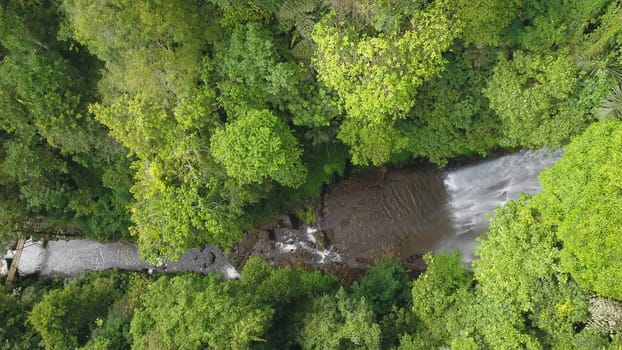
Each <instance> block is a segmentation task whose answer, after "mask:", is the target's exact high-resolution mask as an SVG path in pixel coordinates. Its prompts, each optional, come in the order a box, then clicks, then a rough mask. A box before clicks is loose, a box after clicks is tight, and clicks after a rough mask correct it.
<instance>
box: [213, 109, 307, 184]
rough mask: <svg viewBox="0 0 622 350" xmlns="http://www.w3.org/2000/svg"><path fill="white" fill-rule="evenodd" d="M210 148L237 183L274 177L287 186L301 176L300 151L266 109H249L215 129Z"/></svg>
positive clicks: (299, 181) (298, 181)
mask: <svg viewBox="0 0 622 350" xmlns="http://www.w3.org/2000/svg"><path fill="white" fill-rule="evenodd" d="M211 151H212V154H213V156H214V158H215V159H217V160H218V161H219V162H221V163H222V164H223V165H224V167H225V169H227V174H228V175H229V176H231V177H233V178H235V179H237V180H238V181H239V183H240V184H250V183H253V182H254V183H261V182H263V181H264V180H265V179H268V178H270V179H274V180H275V181H277V182H279V183H280V184H282V185H284V186H288V187H297V186H299V185H300V184H302V183H303V182H304V180H305V177H306V173H307V170H306V168H305V167H304V165H303V164H302V162H301V161H300V156H301V154H302V151H301V150H300V148H299V147H298V145H297V141H296V138H295V137H294V136H293V135H292V133H291V131H290V130H289V128H288V127H287V125H286V124H285V123H283V122H282V121H281V120H279V119H278V118H277V117H276V116H275V115H274V114H272V113H271V112H270V111H268V110H262V111H256V110H253V111H249V112H248V113H247V114H246V115H244V116H241V117H240V118H238V119H236V120H235V121H233V122H231V123H229V124H228V125H227V126H226V127H225V128H224V129H220V130H216V131H215V132H214V135H213V136H212V139H211Z"/></svg>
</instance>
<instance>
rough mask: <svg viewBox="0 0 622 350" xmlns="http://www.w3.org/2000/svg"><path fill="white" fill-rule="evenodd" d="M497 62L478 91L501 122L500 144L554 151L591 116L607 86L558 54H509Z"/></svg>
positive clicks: (584, 124) (581, 127)
mask: <svg viewBox="0 0 622 350" xmlns="http://www.w3.org/2000/svg"><path fill="white" fill-rule="evenodd" d="M513 56H514V57H513V59H512V60H511V61H509V60H507V59H505V58H503V57H502V58H501V60H500V61H499V63H498V64H497V66H496V67H495V69H494V74H493V76H492V79H491V80H490V82H489V84H488V87H487V88H486V90H485V91H484V93H485V95H486V96H487V97H488V98H489V99H490V107H491V108H492V109H493V110H494V111H495V112H497V114H498V115H499V118H500V119H501V131H502V133H503V138H502V139H501V140H500V144H501V145H504V146H510V147H516V146H519V145H521V146H527V147H542V146H545V145H546V146H549V147H553V148H557V147H559V146H560V145H562V144H563V143H564V142H567V141H568V140H569V139H570V137H571V136H574V135H576V134H578V133H580V132H581V131H582V130H583V129H584V128H585V127H586V126H587V125H588V123H589V122H592V121H593V120H594V119H595V118H594V115H593V114H592V111H591V109H592V108H593V107H594V106H596V105H597V103H598V101H599V100H600V99H601V98H602V94H603V92H604V90H603V89H604V88H606V85H607V84H603V83H601V82H597V81H595V80H593V79H590V78H588V77H587V76H586V75H584V74H582V73H581V72H580V71H579V70H578V68H577V67H576V65H575V63H574V61H573V60H572V59H571V58H570V57H569V56H568V55H564V54H563V53H558V54H547V55H545V56H541V55H534V54H529V53H526V52H522V51H515V52H514V53H513Z"/></svg>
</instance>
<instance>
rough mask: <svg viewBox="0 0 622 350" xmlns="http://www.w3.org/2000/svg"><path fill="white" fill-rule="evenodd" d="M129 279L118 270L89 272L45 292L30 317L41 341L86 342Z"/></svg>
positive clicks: (50, 344) (57, 344)
mask: <svg viewBox="0 0 622 350" xmlns="http://www.w3.org/2000/svg"><path fill="white" fill-rule="evenodd" d="M127 282H128V278H127V275H123V274H119V273H117V272H115V271H109V272H106V273H94V274H87V275H84V276H82V277H81V278H78V279H75V280H69V281H68V282H67V284H66V285H65V286H64V287H63V288H60V289H55V290H53V291H51V292H50V293H48V294H47V295H45V297H43V299H42V300H41V301H40V302H39V303H38V304H37V305H35V306H34V307H33V309H32V311H31V314H30V316H29V317H28V322H29V323H31V324H32V326H33V328H34V329H35V330H36V331H37V332H38V333H39V334H40V335H41V338H42V340H41V342H40V345H41V346H43V347H45V348H46V349H67V348H75V347H77V346H79V345H84V344H85V343H86V342H87V341H88V338H89V336H90V334H91V331H92V330H93V329H94V328H95V325H96V323H95V321H96V320H97V319H98V318H103V317H104V316H105V315H106V314H107V312H108V310H109V308H110V306H111V304H112V303H113V302H114V301H115V300H116V299H118V298H119V297H121V295H123V291H124V289H125V288H127Z"/></svg>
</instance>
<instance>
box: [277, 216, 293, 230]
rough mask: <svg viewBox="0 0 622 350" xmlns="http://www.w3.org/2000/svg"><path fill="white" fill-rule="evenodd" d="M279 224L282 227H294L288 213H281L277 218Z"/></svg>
mask: <svg viewBox="0 0 622 350" xmlns="http://www.w3.org/2000/svg"><path fill="white" fill-rule="evenodd" d="M279 224H280V225H281V226H282V227H287V228H294V224H293V223H292V219H291V217H290V216H289V215H281V217H280V218H279Z"/></svg>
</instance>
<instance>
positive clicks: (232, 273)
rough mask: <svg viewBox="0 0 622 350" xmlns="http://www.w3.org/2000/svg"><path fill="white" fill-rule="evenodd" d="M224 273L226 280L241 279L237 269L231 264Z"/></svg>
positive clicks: (227, 265) (225, 267)
mask: <svg viewBox="0 0 622 350" xmlns="http://www.w3.org/2000/svg"><path fill="white" fill-rule="evenodd" d="M222 273H223V275H224V276H225V279H228V280H232V279H238V278H240V273H239V272H238V270H236V269H235V267H233V266H231V265H230V264H225V266H224V269H223V271H222Z"/></svg>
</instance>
